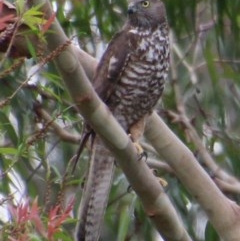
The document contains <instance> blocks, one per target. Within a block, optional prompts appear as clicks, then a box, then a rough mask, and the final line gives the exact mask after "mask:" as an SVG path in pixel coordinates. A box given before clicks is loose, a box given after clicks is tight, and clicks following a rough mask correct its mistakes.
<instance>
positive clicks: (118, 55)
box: [93, 29, 131, 102]
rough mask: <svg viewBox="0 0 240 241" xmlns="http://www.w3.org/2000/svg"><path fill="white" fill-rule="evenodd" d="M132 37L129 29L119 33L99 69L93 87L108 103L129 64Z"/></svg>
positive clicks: (104, 55)
mask: <svg viewBox="0 0 240 241" xmlns="http://www.w3.org/2000/svg"><path fill="white" fill-rule="evenodd" d="M130 41H131V35H129V32H128V31H127V29H123V30H122V31H120V32H118V33H117V34H116V35H115V36H114V37H113V38H112V40H111V41H110V43H109V45H108V47H107V49H106V51H105V53H104V54H103V56H102V58H101V60H100V62H99V65H98V67H97V70H96V73H95V76H94V79H93V86H94V88H95V90H96V92H97V94H98V95H99V96H100V98H101V99H102V100H103V101H104V102H107V100H108V98H109V97H110V96H111V93H112V91H113V90H114V87H115V85H116V84H117V83H118V81H119V79H120V78H121V75H122V73H123V71H124V69H125V67H126V66H127V64H128V61H129V58H130V55H131V46H130Z"/></svg>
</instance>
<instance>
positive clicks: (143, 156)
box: [138, 151, 148, 162]
mask: <svg viewBox="0 0 240 241" xmlns="http://www.w3.org/2000/svg"><path fill="white" fill-rule="evenodd" d="M143 158H145V160H144V161H145V162H146V161H147V158H148V154H147V152H146V151H143V152H142V153H140V154H139V158H138V161H141V160H142V159H143Z"/></svg>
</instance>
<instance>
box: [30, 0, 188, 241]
mask: <svg viewBox="0 0 240 241" xmlns="http://www.w3.org/2000/svg"><path fill="white" fill-rule="evenodd" d="M33 2H34V4H36V5H37V4H39V3H40V2H41V1H37V0H35V1H33ZM42 10H43V11H44V12H45V14H46V18H49V17H50V16H52V12H51V7H50V4H49V3H48V2H46V3H45V4H44V5H43V7H42ZM46 39H47V42H48V50H49V51H50V52H52V51H54V50H55V49H56V48H58V47H59V46H61V45H63V44H64V43H65V42H66V41H67V40H68V39H67V37H66V36H65V34H64V33H63V31H62V29H61V27H60V25H59V23H58V22H57V21H55V22H54V23H53V24H52V26H51V27H50V31H49V32H48V33H47V35H46ZM75 52H76V49H75V47H74V46H68V47H67V48H66V49H64V51H62V52H61V53H59V55H57V56H56V58H55V64H56V66H57V68H58V70H59V73H60V74H61V76H62V78H63V81H64V83H65V85H66V86H67V89H68V91H69V93H70V95H71V97H72V99H73V101H74V103H75V104H76V105H77V107H78V109H79V112H80V113H81V114H82V116H83V117H84V118H85V119H86V120H87V121H88V123H90V124H91V126H92V127H93V129H94V130H95V131H96V132H97V133H98V134H99V136H100V137H101V138H102V139H103V140H104V142H105V143H106V145H107V146H108V147H109V148H110V149H111V151H112V152H113V154H114V155H115V157H116V159H117V161H118V162H119V165H120V167H121V168H122V170H123V171H124V173H125V175H126V177H127V179H128V180H129V182H130V184H131V186H132V188H133V189H134V190H135V192H136V193H137V194H138V196H139V198H140V199H141V201H142V204H143V206H144V209H145V211H146V213H147V214H148V215H149V216H150V217H151V218H152V220H153V222H154V223H155V225H156V227H157V229H158V230H159V232H160V233H161V235H162V236H163V237H164V238H165V240H180V241H181V240H182V241H188V240H191V238H190V237H189V236H188V234H187V232H186V231H185V229H184V228H183V226H182V222H181V220H180V218H179V217H178V215H177V213H176V210H175V209H174V207H173V206H172V204H171V202H170V200H169V198H168V197H167V195H166V194H165V193H164V191H163V189H162V187H161V185H160V184H159V182H158V180H157V178H155V177H154V176H153V174H152V172H151V171H150V170H149V168H148V167H147V165H146V163H145V162H143V161H137V160H138V157H137V153H136V149H135V147H134V146H133V144H132V142H131V140H130V138H129V136H128V135H127V134H126V133H125V132H124V131H123V130H122V128H121V127H120V125H119V124H118V122H117V121H116V120H115V119H114V117H113V116H112V115H111V113H110V112H109V110H108V109H107V107H106V106H105V105H104V104H103V103H102V102H101V100H100V99H99V98H98V96H97V95H96V94H95V92H94V90H93V88H92V86H91V84H90V82H89V81H88V77H87V75H86V73H85V71H84V69H83V67H82V66H81V65H80V64H79V61H78V57H77V55H76V53H75ZM82 54H83V53H82ZM93 62H94V61H93ZM83 65H84V64H83ZM86 71H88V70H87V69H86ZM88 76H90V73H89V74H88Z"/></svg>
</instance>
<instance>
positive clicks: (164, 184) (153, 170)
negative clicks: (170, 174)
mask: <svg viewBox="0 0 240 241" xmlns="http://www.w3.org/2000/svg"><path fill="white" fill-rule="evenodd" d="M151 170H152V172H153V175H154V176H156V175H157V170H156V169H151ZM157 178H158V181H159V183H160V184H161V185H162V186H163V187H164V188H165V187H167V186H168V182H167V181H166V180H165V179H164V178H162V177H157Z"/></svg>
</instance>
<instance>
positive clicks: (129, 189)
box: [127, 185, 133, 193]
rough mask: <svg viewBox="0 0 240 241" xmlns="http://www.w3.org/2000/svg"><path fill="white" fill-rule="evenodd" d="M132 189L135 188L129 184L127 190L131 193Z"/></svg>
mask: <svg viewBox="0 0 240 241" xmlns="http://www.w3.org/2000/svg"><path fill="white" fill-rule="evenodd" d="M132 190H133V189H132V186H131V185H129V186H128V188H127V192H128V193H130V192H132Z"/></svg>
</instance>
